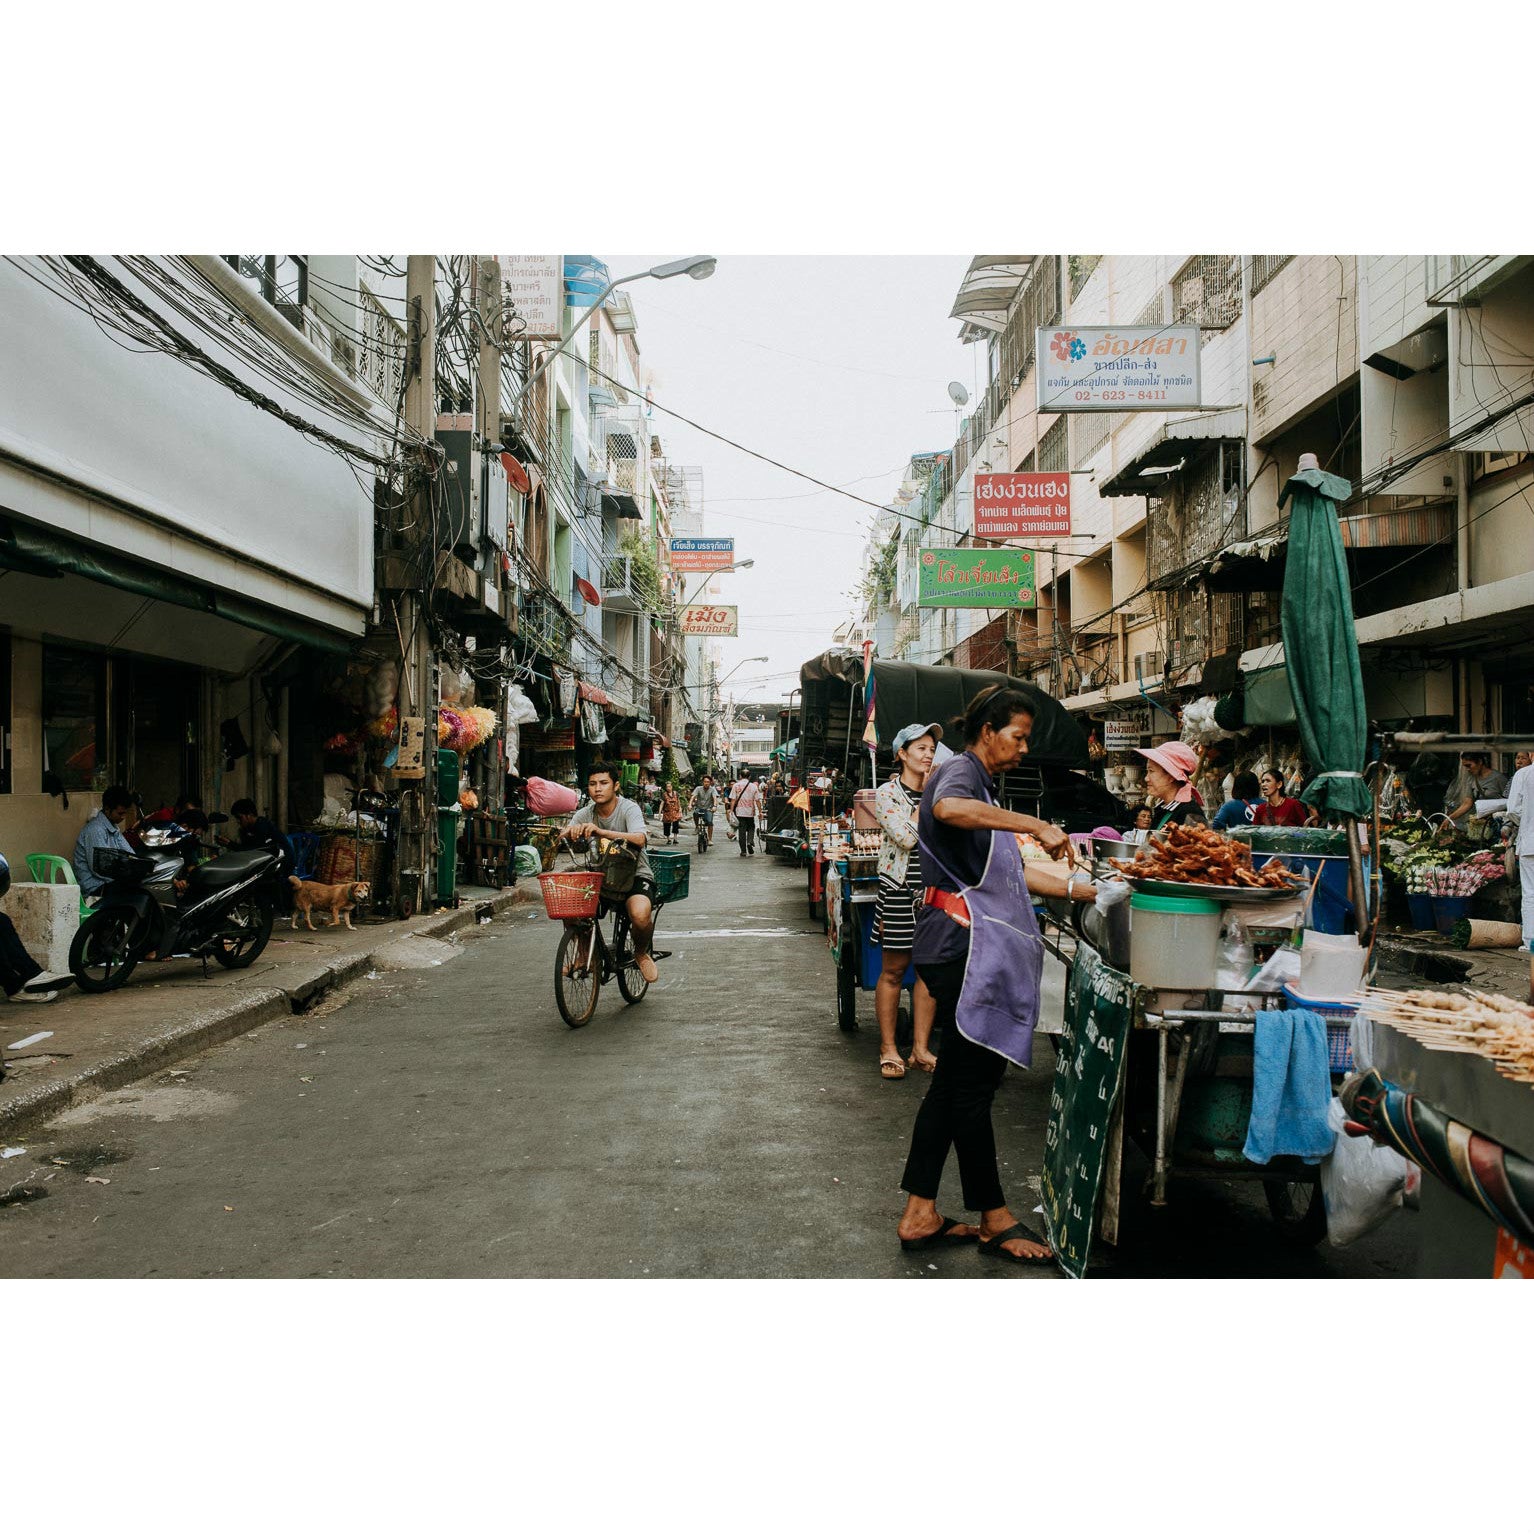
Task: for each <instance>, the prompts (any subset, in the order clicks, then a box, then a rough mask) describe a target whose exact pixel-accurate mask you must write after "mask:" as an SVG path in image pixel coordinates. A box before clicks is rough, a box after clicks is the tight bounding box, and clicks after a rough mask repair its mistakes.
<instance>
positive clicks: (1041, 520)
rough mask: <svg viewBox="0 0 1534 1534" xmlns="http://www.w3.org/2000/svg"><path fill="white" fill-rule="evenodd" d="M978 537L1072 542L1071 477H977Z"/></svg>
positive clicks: (1030, 475) (1053, 475) (976, 530)
mask: <svg viewBox="0 0 1534 1534" xmlns="http://www.w3.org/2000/svg"><path fill="white" fill-rule="evenodd" d="M974 533H975V537H977V538H1069V537H1070V535H1071V476H1070V475H1069V474H1067V473H1065V472H1064V471H1061V472H1060V473H1058V474H977V475H976V476H975V528H974Z"/></svg>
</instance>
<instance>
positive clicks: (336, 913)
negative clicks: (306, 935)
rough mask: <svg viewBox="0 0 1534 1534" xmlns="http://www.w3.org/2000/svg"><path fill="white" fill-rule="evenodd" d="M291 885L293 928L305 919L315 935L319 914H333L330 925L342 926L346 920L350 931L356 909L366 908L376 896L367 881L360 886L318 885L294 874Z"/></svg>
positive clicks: (289, 924) (291, 925)
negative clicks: (358, 907)
mask: <svg viewBox="0 0 1534 1534" xmlns="http://www.w3.org/2000/svg"><path fill="white" fill-rule="evenodd" d="M288 883H289V884H291V885H292V886H293V916H292V919H291V920H290V921H289V922H288V926H289V928H290V929H292V928H296V927H297V926H298V918H299V917H300V916H302V917H303V918H304V922H305V924H306V925H307V926H308V928H309V930H310V931H311V932H318V931H319V928H318V927H316V926H315V925H314V913H315V912H316V911H329V912H330V925H331V926H332V927H339V926H340V925H341V923H342V922H343V921H345V923H346V926H347V930H348V931H353V930H355V929H354V928H353V927H352V907H353V906H358V905H362V904H363V903H364V902H365V901H366V900H367V898H368V896H369V895H371V894H372V893H373V889H372V886H371V885H370V884H368V883H367V882H366V881H363V882H361V883H357V884H316V883H314V881H313V880H312V879H300V878H297V877H296V876H293V875H290V876H289V878H288Z"/></svg>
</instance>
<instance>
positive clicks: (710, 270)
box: [513, 256, 719, 403]
mask: <svg viewBox="0 0 1534 1534" xmlns="http://www.w3.org/2000/svg"><path fill="white" fill-rule="evenodd" d="M718 264H719V261H718V258H717V257H714V256H684V257H683V258H682V259H681V260H680V261H663V262H662V263H661V264H660V265H659V266H652V267H650V268H649V270H647V271H643V272H630V273H629V275H628V276H627V277H615V278H613V280H612V281H611V282H609V283H608V284H607V286H606V287H605V288H603V289H602V291H601V292H600V293H598V294H597V296H596V298H595V299H594V300H593V302H592V303H591V304H589V305H588V306H587V307H586V308H585V309H583V310H582V311H581V312H580V313H579V314H578V315H576V317H575V319H574V320H573V321H572V322H571V325H570V334H569V335H567V336H566V337H565V338H564V340H562V341H561V342H560V343H559V345H558V346H556V347H555V348H554V350H553V351H551V352H545V353H544V355H543V356H542V357H541V358H539V360H538V365H537V367H535V368H534V369H533V370H532V372H531V373H529V374H528V375H527V382H526V383H525V384H523V385H522V387H521V389H519V390H518V391H517V394H516V396H515V398H514V400H513V403H515V401H516V400H520V399H521V398H522V397H523V396H524V395H526V394H527V393H528V392H529V391H530V390H531V389H532V387H533V385H534V384H535V383H536V382H537V381H538V380H539V379H540V378H541V377H542V376H543V375H544V373H545V372H546V371H547V370H548V367H549V364H550V363H552V362H553V360H554V359H555V358H556V357H557V356H559V355H560V353H561V352H563V351H564V349H565V348H566V347H567V346H568V345H569V344H570V343H571V342H572V341H573V340H574V339H575V336H576V333H577V332H578V331H579V330H580V328H581V326H582V325H584V324H585V323H586V321H587V320H589V319H590V318H591V316H592V315H593V314H595V313H596V311H597V310H598V309H600V308H601V307H602V305H603V304H604V303H605V302H606V301H607V296H608V294H609V293H611V292H613V291H614V290H615V289H617V288H621V287H622V286H623V285H624V284H625V283H629V282H638V281H639V280H640V278H641V277H654V278H655V279H656V280H657V281H660V282H664V281H665V280H666V279H667V278H668V277H682V276H687V277H691V278H692V279H693V281H694V282H702V281H703V279H704V278H705V277H712V276H713V275H714V268H715V267H716V266H718Z"/></svg>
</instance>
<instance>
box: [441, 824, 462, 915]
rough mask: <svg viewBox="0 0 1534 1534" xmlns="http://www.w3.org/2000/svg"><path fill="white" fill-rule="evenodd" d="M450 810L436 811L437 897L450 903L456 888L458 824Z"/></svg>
mask: <svg viewBox="0 0 1534 1534" xmlns="http://www.w3.org/2000/svg"><path fill="white" fill-rule="evenodd" d="M459 821H460V817H459V815H458V814H456V813H455V812H454V811H452V810H438V811H437V844H438V845H437V899H438V900H439V901H441V902H442V903H443V904H444V905H451V904H452V903H453V899H454V893H455V891H456V890H457V888H458V825H459Z"/></svg>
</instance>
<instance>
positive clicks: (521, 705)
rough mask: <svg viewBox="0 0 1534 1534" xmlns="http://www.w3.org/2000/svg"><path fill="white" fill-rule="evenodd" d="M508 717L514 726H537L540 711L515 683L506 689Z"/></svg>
mask: <svg viewBox="0 0 1534 1534" xmlns="http://www.w3.org/2000/svg"><path fill="white" fill-rule="evenodd" d="M506 717H507V719H508V720H509V721H510V722H511V723H512V724H537V723H538V709H537V706H536V705H535V704H534V703H533V700H532V699H531V698H529V697H528V695H527V694H526V693H525V692H523V691H522V689H521V688H520V687H518V686H517V685H516V684H515V683H512V684H511V685H510V686H508V687H507V689H506Z"/></svg>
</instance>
